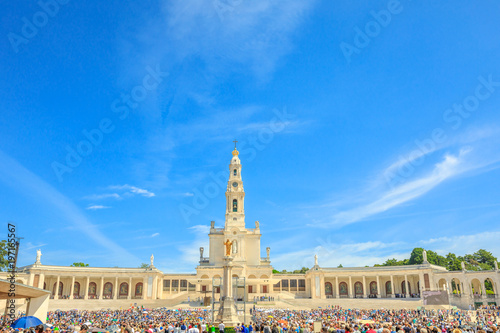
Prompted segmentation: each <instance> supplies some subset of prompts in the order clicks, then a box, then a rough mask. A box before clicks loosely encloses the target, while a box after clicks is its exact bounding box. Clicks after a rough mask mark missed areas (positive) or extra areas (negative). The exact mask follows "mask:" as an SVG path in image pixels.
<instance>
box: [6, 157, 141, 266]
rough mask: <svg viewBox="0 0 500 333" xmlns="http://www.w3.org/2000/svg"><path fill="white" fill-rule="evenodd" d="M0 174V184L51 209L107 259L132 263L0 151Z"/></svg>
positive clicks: (67, 203) (71, 207)
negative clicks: (100, 250) (110, 257)
mask: <svg viewBox="0 0 500 333" xmlns="http://www.w3.org/2000/svg"><path fill="white" fill-rule="evenodd" d="M0 171H1V172H0V181H3V182H4V183H6V184H7V185H8V186H10V187H12V188H13V189H15V190H17V191H20V192H21V193H23V194H25V195H29V196H33V197H34V198H35V199H37V200H40V201H43V202H44V203H46V204H47V205H49V206H51V207H53V208H54V210H55V211H56V212H57V213H59V214H60V215H62V216H63V218H64V219H66V220H67V221H68V222H69V223H72V224H73V225H74V226H75V228H77V229H78V230H79V231H80V232H81V233H82V234H83V235H85V236H86V237H87V239H88V240H89V241H94V242H95V243H97V244H98V245H99V246H100V247H101V248H102V249H105V250H107V251H108V252H109V254H108V255H112V256H113V257H114V258H115V260H116V263H121V264H125V263H127V262H130V260H131V259H136V257H135V256H134V255H132V254H131V253H129V252H128V251H127V250H125V249H124V248H122V247H121V246H119V245H118V244H116V243H115V242H114V241H113V240H111V239H110V238H108V237H107V236H106V235H105V234H103V233H102V232H101V231H100V230H99V228H98V227H97V226H96V225H94V224H92V223H91V222H90V221H89V220H88V219H87V218H86V216H85V215H84V214H83V212H82V211H81V210H80V209H79V208H78V207H77V206H76V205H75V204H74V203H73V202H72V201H71V200H69V199H68V198H67V197H65V196H64V195H63V194H61V193H60V192H59V191H57V190H56V189H55V188H54V187H52V186H51V185H50V184H48V183H47V182H45V181H43V180H42V179H41V178H40V177H38V176H36V175H35V174H33V173H32V172H31V171H29V170H28V169H26V168H25V167H24V166H22V165H21V164H19V163H18V162H17V161H16V160H14V159H13V158H11V157H10V156H8V155H6V154H5V153H3V152H2V151H0ZM137 261H138V260H137Z"/></svg>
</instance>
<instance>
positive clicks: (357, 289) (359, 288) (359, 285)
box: [354, 281, 363, 296]
mask: <svg viewBox="0 0 500 333" xmlns="http://www.w3.org/2000/svg"><path fill="white" fill-rule="evenodd" d="M354 294H355V295H356V296H361V295H363V284H362V283H361V282H359V281H358V282H356V283H355V284H354Z"/></svg>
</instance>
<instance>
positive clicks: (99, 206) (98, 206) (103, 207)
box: [86, 205, 111, 210]
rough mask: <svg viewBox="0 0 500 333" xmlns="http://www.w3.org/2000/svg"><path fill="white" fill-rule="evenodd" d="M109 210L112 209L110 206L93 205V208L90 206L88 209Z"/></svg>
mask: <svg viewBox="0 0 500 333" xmlns="http://www.w3.org/2000/svg"><path fill="white" fill-rule="evenodd" d="M107 208H111V207H109V206H103V205H92V206H88V207H87V208H86V209H88V210H98V209H107Z"/></svg>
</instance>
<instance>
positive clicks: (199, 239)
mask: <svg viewBox="0 0 500 333" xmlns="http://www.w3.org/2000/svg"><path fill="white" fill-rule="evenodd" d="M188 231H189V234H190V236H189V241H188V242H186V243H184V244H182V245H179V246H178V250H179V252H180V261H179V263H182V264H178V265H177V267H175V268H174V269H175V271H177V272H182V271H183V270H184V271H186V270H189V271H191V270H192V269H193V267H195V266H196V263H197V262H198V261H199V260H200V247H203V248H205V250H207V251H206V252H205V256H206V254H208V233H209V232H210V226H208V225H201V224H200V225H194V226H192V227H189V228H188Z"/></svg>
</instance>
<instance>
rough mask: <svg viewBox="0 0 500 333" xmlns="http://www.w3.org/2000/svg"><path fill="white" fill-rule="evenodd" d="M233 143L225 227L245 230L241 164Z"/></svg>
mask: <svg viewBox="0 0 500 333" xmlns="http://www.w3.org/2000/svg"><path fill="white" fill-rule="evenodd" d="M237 142H238V141H236V140H235V141H234V150H233V152H232V154H233V157H232V158H231V163H230V164H229V180H228V182H227V189H226V225H225V229H226V230H228V229H230V228H232V227H238V228H240V229H245V190H244V189H243V180H242V179H241V162H240V159H239V157H238V154H239V152H238V150H237V149H236V143H237Z"/></svg>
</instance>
